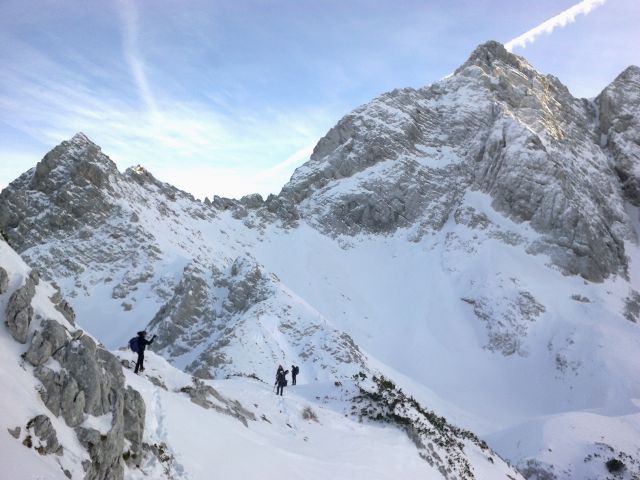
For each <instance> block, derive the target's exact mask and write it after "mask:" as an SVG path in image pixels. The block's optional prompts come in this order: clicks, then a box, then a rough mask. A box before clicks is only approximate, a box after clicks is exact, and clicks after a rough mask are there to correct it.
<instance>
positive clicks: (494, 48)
mask: <svg viewBox="0 0 640 480" xmlns="http://www.w3.org/2000/svg"><path fill="white" fill-rule="evenodd" d="M500 63H501V64H503V65H508V66H510V67H512V68H515V69H517V70H519V71H522V72H526V73H533V72H535V69H534V68H533V67H532V66H531V65H530V64H529V62H527V60H526V59H525V58H523V57H520V56H518V55H515V54H513V53H511V52H509V51H508V50H507V49H506V48H505V47H504V45H503V44H502V43H500V42H497V41H495V40H489V41H487V42H485V43H482V44H480V45H478V46H477V47H476V48H475V50H474V51H473V52H472V53H471V55H470V56H469V58H468V59H467V61H466V62H464V63H463V64H462V65H461V66H460V67H458V68H457V69H456V71H455V72H454V75H456V74H458V73H460V72H461V71H463V70H464V69H465V68H467V67H469V66H472V65H475V66H479V67H481V68H482V69H483V70H488V71H491V70H493V69H494V68H495V67H496V65H497V64H500Z"/></svg>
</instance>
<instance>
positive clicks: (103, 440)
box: [75, 425, 124, 480]
mask: <svg viewBox="0 0 640 480" xmlns="http://www.w3.org/2000/svg"><path fill="white" fill-rule="evenodd" d="M116 428H117V427H116V426H115V425H114V426H113V427H112V429H111V432H110V434H109V435H102V434H101V433H100V432H99V431H98V430H95V429H93V428H84V427H77V428H76V429H75V432H76V436H77V437H78V440H79V441H80V443H81V444H82V445H83V446H84V447H85V448H86V449H87V451H88V452H89V456H90V457H91V462H90V463H88V464H86V468H85V477H84V478H85V479H86V480H110V479H112V478H113V479H121V478H122V477H123V476H124V467H123V465H122V462H121V461H120V460H121V456H122V450H123V446H124V444H123V441H122V438H123V437H122V432H118V433H119V435H113V434H111V433H112V432H113V431H114V430H115V429H116Z"/></svg>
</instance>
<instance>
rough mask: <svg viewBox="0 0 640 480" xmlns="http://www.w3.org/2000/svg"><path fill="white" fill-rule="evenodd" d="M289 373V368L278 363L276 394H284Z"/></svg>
mask: <svg viewBox="0 0 640 480" xmlns="http://www.w3.org/2000/svg"><path fill="white" fill-rule="evenodd" d="M287 373H289V370H285V369H284V368H282V365H278V371H277V372H276V387H277V388H276V395H280V396H282V391H283V390H284V387H285V386H286V385H287Z"/></svg>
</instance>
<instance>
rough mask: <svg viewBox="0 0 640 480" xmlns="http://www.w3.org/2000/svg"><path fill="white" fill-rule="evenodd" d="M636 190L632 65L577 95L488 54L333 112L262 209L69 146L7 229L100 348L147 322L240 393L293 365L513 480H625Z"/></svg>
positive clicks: (638, 104) (182, 364)
mask: <svg viewBox="0 0 640 480" xmlns="http://www.w3.org/2000/svg"><path fill="white" fill-rule="evenodd" d="M639 192H640V69H638V68H637V67H630V68H629V69H627V70H625V72H623V73H622V74H621V75H620V76H619V77H618V78H617V79H615V80H614V82H612V84H611V85H609V86H608V87H607V88H606V89H605V90H604V91H603V92H602V93H601V94H600V95H599V96H598V97H597V98H596V99H593V100H586V99H576V98H574V97H573V96H572V95H571V94H570V92H569V91H568V90H567V89H566V87H564V86H563V85H562V84H561V83H560V81H559V80H558V79H556V78H554V77H552V76H549V75H542V74H540V73H538V72H537V71H536V70H535V69H534V68H533V67H532V66H531V65H529V64H528V63H527V62H526V60H525V59H523V58H521V57H518V56H515V55H513V54H510V53H508V52H507V51H506V50H505V49H504V47H503V46H502V45H500V44H498V43H495V42H488V43H486V44H483V45H481V46H479V47H478V48H477V49H476V50H475V51H474V52H473V53H472V55H471V57H470V58H469V59H468V60H467V61H466V62H465V63H464V64H463V65H462V66H461V67H460V68H459V69H457V70H456V72H455V73H454V74H453V75H451V76H450V77H447V78H445V79H443V80H441V81H439V82H437V83H435V84H433V85H430V86H428V87H425V88H421V89H417V90H415V89H402V90H394V91H392V92H389V93H386V94H383V95H381V96H380V97H378V98H376V99H374V100H373V101H371V102H370V103H368V104H366V105H364V106H362V107H360V108H358V109H356V110H354V111H353V112H352V113H350V114H349V115H347V116H345V117H344V118H343V119H342V120H340V121H339V122H338V124H337V125H336V126H335V127H334V128H332V129H331V130H330V131H329V132H328V133H327V135H326V136H325V137H324V138H322V139H321V140H320V141H319V142H318V144H317V146H316V148H315V149H314V152H313V155H312V156H311V158H310V160H309V161H308V162H307V163H305V164H304V165H303V166H301V167H300V168H298V169H297V170H296V172H295V173H294V175H293V177H292V178H291V180H290V182H289V183H287V184H286V185H285V186H284V187H283V189H282V192H281V193H280V194H279V195H277V196H275V195H274V196H270V197H269V198H267V199H266V201H265V200H263V199H262V198H260V196H258V195H249V196H247V197H244V198H242V199H240V200H231V199H223V198H218V197H215V198H214V200H213V201H209V200H208V199H207V200H205V202H200V201H197V200H195V199H194V198H193V197H192V196H191V195H189V194H187V193H185V192H182V191H180V190H178V189H176V188H174V187H172V186H171V185H169V184H166V183H163V182H160V181H158V180H157V179H155V178H154V177H153V176H152V175H151V174H150V173H149V172H148V171H146V170H145V169H144V168H143V167H135V168H130V169H128V170H127V171H125V172H124V173H121V172H119V171H118V170H117V168H116V166H115V164H114V163H113V162H112V161H111V160H109V158H108V157H107V156H106V155H105V154H104V153H102V152H101V150H100V148H99V147H98V146H97V145H95V144H94V143H92V142H91V141H90V140H89V139H88V138H86V137H85V136H84V135H82V134H77V135H76V136H74V137H73V138H72V139H71V140H69V141H67V142H63V143H62V144H61V145H59V146H58V147H56V148H55V149H53V150H52V151H51V152H49V153H48V154H47V155H46V156H45V158H44V159H43V160H42V161H40V162H39V163H38V164H37V166H36V167H35V168H34V169H32V170H30V171H28V172H26V173H25V174H23V175H22V176H21V177H19V178H18V179H16V180H15V181H14V182H12V183H11V184H10V185H9V186H8V187H7V188H6V189H5V190H3V192H2V193H1V194H0V229H2V231H3V232H4V233H5V234H6V236H7V238H8V240H9V242H10V244H11V245H12V246H13V247H14V248H15V249H16V250H17V251H18V252H19V253H20V254H21V256H22V257H23V258H24V259H25V260H26V261H27V262H28V263H29V264H31V265H33V266H35V267H37V268H38V270H39V271H40V272H41V273H42V275H43V277H44V278H46V279H48V280H51V281H52V282H54V283H55V284H56V285H57V286H58V287H59V288H60V290H61V291H62V293H63V294H64V296H65V297H66V298H67V299H68V301H69V303H70V304H71V305H72V306H73V309H74V310H75V312H76V314H77V318H78V319H81V320H80V321H81V322H82V325H83V326H84V327H85V328H87V329H88V330H89V332H91V333H92V334H93V335H94V336H95V337H96V338H98V339H99V340H100V341H101V342H102V343H104V344H105V345H106V346H107V347H108V348H110V349H117V348H118V347H121V346H123V345H125V344H126V341H127V339H128V338H129V337H130V336H131V335H132V332H135V331H136V330H138V329H140V328H143V327H147V328H148V329H150V330H152V331H153V332H155V333H157V334H158V336H159V338H158V341H157V343H156V345H155V351H156V353H157V354H159V355H161V356H163V357H164V358H166V359H167V360H168V361H169V362H170V363H171V364H173V365H174V366H175V367H178V368H180V369H182V370H184V371H186V372H188V373H191V374H193V375H196V376H197V377H200V378H202V379H215V380H214V382H219V381H222V379H226V378H231V377H239V378H238V379H237V380H229V382H231V384H233V382H240V383H239V385H244V384H243V383H242V382H251V381H254V380H246V379H244V378H242V377H252V378H257V379H259V380H262V381H265V382H267V383H269V384H270V382H271V380H272V377H273V371H274V366H275V365H277V364H278V363H283V364H290V363H296V364H298V363H299V364H300V366H301V376H300V383H301V384H302V385H301V386H300V387H301V388H300V389H301V390H302V389H307V390H306V391H307V392H314V388H319V389H322V388H324V387H323V386H324V385H333V384H334V382H338V383H339V384H342V385H343V388H344V389H345V391H344V392H343V393H341V394H340V395H343V396H344V397H345V398H346V397H348V398H349V399H350V401H351V402H357V400H355V399H359V400H360V402H367V401H369V400H371V399H373V400H375V403H376V405H373V406H371V407H370V408H371V412H375V414H374V415H373V416H374V419H375V417H377V414H378V413H380V418H386V417H387V416H388V415H387V414H388V413H389V412H387V411H386V410H385V409H386V408H389V405H394V406H397V405H398V404H400V405H404V407H406V408H407V409H408V410H407V411H409V410H410V411H412V412H413V413H412V414H410V415H409V414H408V413H407V414H406V415H408V416H409V417H411V421H412V422H413V423H414V424H417V425H419V420H417V418H418V417H419V418H422V419H425V418H426V419H427V420H425V421H427V422H431V424H432V425H433V422H434V421H435V423H436V424H437V423H438V421H437V420H434V418H433V417H431V420H429V418H430V417H429V415H426V416H425V415H423V414H421V413H420V412H421V411H422V410H423V407H420V406H419V404H421V405H424V406H426V407H428V408H430V409H433V410H434V411H435V412H436V413H437V414H438V415H443V416H444V417H446V418H447V419H448V420H449V421H450V422H453V423H454V424H458V425H460V426H461V427H464V428H468V429H470V430H472V431H474V432H475V433H477V434H478V435H479V436H480V438H482V439H484V440H486V441H488V442H489V446H492V447H494V448H495V449H496V450H497V451H498V453H500V454H502V456H504V457H505V458H508V459H509V460H510V461H511V462H512V463H513V464H514V465H516V466H517V467H518V468H519V469H520V470H521V471H522V473H523V474H524V475H525V476H527V477H529V478H554V477H553V476H555V477H556V478H604V477H605V476H606V475H607V474H608V471H607V468H606V467H605V462H606V461H607V460H609V459H612V458H616V459H619V460H620V461H622V462H623V463H624V464H625V470H624V476H626V478H631V477H632V476H633V475H639V474H640V473H638V472H639V470H640V464H639V461H640V449H639V447H638V445H640V434H639V433H638V432H639V431H640V413H639V408H640V381H639V380H638V378H640V375H639V374H640V362H639V360H640V353H639V352H640V330H639V327H638V321H639V320H640V292H639V291H638V290H640V248H639V245H638V242H639V235H640V193H639ZM157 361H158V362H161V360H160V359H158V360H157ZM163 368H165V367H163ZM166 368H169V367H166ZM361 372H362V374H363V375H365V376H366V379H365V378H361V377H359V375H360V373H361ZM167 375H168V374H167ZM171 375H173V374H171ZM373 376H375V377H376V379H377V380H376V381H374V380H372V378H373ZM381 376H384V377H386V378H389V379H392V380H393V382H387V381H386V380H384V381H382V380H381ZM359 378H361V379H362V382H359V381H356V380H354V379H359ZM207 381H209V380H207ZM214 384H215V383H214ZM390 385H393V387H390ZM396 385H397V387H396ZM383 387H388V388H387V389H386V390H385V388H383ZM381 388H382V390H380V389H381ZM360 389H362V390H360ZM400 389H401V390H402V392H404V393H406V394H408V396H406V398H404V399H403V400H402V402H401V401H400V400H399V399H398V398H399V397H398V396H399V395H400V393H399V391H400ZM339 390H340V389H339ZM340 391H342V390H340ZM363 391H364V392H369V393H363ZM372 392H373V393H372ZM389 392H393V393H389ZM143 395H144V393H143ZM335 395H336V394H335V393H332V394H330V395H329V396H330V397H331V396H335ZM315 396H318V397H320V398H322V396H323V394H319V395H315ZM390 396H391V397H393V398H390ZM239 397H241V395H239ZM311 398H313V397H311ZM413 399H415V400H417V401H418V402H419V404H418V403H416V404H415V405H414V404H413V403H411V402H414V401H415V400H413ZM316 400H317V399H316ZM380 402H382V403H380ZM243 403H244V404H246V403H247V402H245V401H243ZM350 405H351V404H350ZM385 405H386V406H385ZM351 406H355V404H354V405H351ZM355 407H356V410H357V411H361V410H360V409H358V407H357V406H355ZM404 407H403V408H404ZM332 408H334V410H336V411H337V410H339V409H336V408H335V407H332ZM349 408H351V407H349ZM368 408H369V407H367V409H366V410H365V411H366V412H369V410H368ZM412 409H413V410H412ZM392 410H393V409H392ZM416 412H417V413H416ZM390 413H393V415H398V414H399V413H398V412H395V413H394V412H393V411H392V412H390ZM403 415H404V414H403ZM414 415H417V417H414ZM361 416H362V415H361ZM364 416H365V417H368V416H370V414H369V413H366V414H365V415H364ZM410 423H411V422H410ZM431 429H432V427H425V429H424V431H425V432H426V431H430V430H431ZM418 431H419V429H418ZM422 433H424V432H422ZM454 434H456V435H457V433H455V432H454ZM463 438H466V437H465V436H464V434H463ZM469 438H473V437H469ZM423 440H424V439H423ZM423 440H420V441H421V442H423V447H424V445H425V444H426V445H428V441H427V442H426V443H424V441H423ZM465 441H471V440H465ZM474 441H475V440H473V441H471V442H472V443H473V442H474ZM440 442H441V443H443V444H445V445H446V440H443V439H441V440H440ZM479 443H480V441H479V440H478V441H477V443H473V445H479ZM436 445H438V446H440V447H441V445H440V444H439V443H438V442H436ZM424 448H427V447H424ZM469 448H472V447H469ZM473 448H475V447H473ZM462 450H463V451H465V452H466V451H467V449H462ZM423 453H425V452H423ZM426 455H429V453H428V452H426ZM440 457H441V454H439V455H438V458H440ZM467 457H468V456H467ZM429 458H431V459H432V461H433V458H435V457H433V456H430V457H429ZM467 461H468V460H467ZM437 464H438V462H437V461H436V462H435V463H434V465H436V471H437ZM471 464H472V465H473V466H474V468H476V470H475V475H476V478H499V477H497V476H496V477H493V476H483V475H481V474H479V473H478V470H477V469H478V468H480V467H478V465H479V464H478V463H477V462H475V461H473V460H471ZM456 465H457V467H456V468H464V467H462V466H461V465H463V463H456ZM456 472H457V473H456ZM498 472H504V470H497V471H495V472H493V473H488V474H487V475H493V474H495V475H501V474H502V473H498ZM451 474H452V473H448V474H447V473H442V476H444V477H446V476H447V475H451ZM453 474H455V475H458V476H461V478H466V477H465V475H466V474H465V473H464V472H463V471H462V470H455V469H454V472H453ZM192 475H195V474H193V473H192ZM513 475H515V473H513ZM536 475H538V477H536ZM544 475H547V476H546V477H545V476H544ZM195 478H199V477H197V476H196V477H195ZM306 478H308V477H306ZM344 478H351V477H344ZM381 478H382V477H381Z"/></svg>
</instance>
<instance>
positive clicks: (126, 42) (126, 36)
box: [119, 0, 157, 113]
mask: <svg viewBox="0 0 640 480" xmlns="http://www.w3.org/2000/svg"><path fill="white" fill-rule="evenodd" d="M119 3H120V6H121V8H120V13H121V15H122V23H123V28H122V43H123V50H124V57H125V59H126V61H127V64H129V68H130V70H131V74H132V75H133V79H134V81H135V84H136V87H137V88H138V93H139V94H140V96H141V97H142V100H143V101H144V103H145V105H146V107H147V109H149V110H150V111H151V112H152V113H155V112H156V111H157V108H156V101H155V98H154V96H153V93H152V91H151V87H150V86H149V82H148V80H147V74H146V72H145V65H144V62H143V61H142V58H141V56H140V52H139V49H138V10H137V9H136V6H135V5H134V4H133V3H132V2H131V0H120V2H119Z"/></svg>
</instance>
